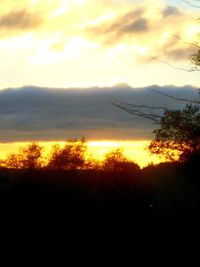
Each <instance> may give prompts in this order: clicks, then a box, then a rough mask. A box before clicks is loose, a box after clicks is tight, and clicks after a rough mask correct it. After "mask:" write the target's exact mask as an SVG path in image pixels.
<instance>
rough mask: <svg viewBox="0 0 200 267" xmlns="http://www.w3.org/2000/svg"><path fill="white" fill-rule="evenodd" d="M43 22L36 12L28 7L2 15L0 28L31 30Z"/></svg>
mask: <svg viewBox="0 0 200 267" xmlns="http://www.w3.org/2000/svg"><path fill="white" fill-rule="evenodd" d="M41 22H42V20H41V18H40V17H39V16H38V15H37V14H36V13H35V14H34V13H31V12H29V11H28V10H26V9H21V10H14V11H10V12H9V13H7V14H6V15H1V16H0V30H8V31H10V30H11V31H18V30H30V29H34V28H37V27H38V26H39V25H40V24H41Z"/></svg>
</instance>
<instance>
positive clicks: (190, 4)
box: [181, 0, 200, 8]
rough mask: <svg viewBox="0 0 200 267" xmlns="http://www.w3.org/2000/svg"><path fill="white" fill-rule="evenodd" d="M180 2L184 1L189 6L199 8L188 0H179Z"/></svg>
mask: <svg viewBox="0 0 200 267" xmlns="http://www.w3.org/2000/svg"><path fill="white" fill-rule="evenodd" d="M181 2H184V3H186V4H187V5H189V6H191V7H195V8H200V6H198V5H195V4H192V3H190V2H189V1H186V0H181Z"/></svg>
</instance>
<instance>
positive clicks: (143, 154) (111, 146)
mask: <svg viewBox="0 0 200 267" xmlns="http://www.w3.org/2000/svg"><path fill="white" fill-rule="evenodd" d="M149 142H150V140H143V141H116V140H99V141H87V142H86V145H87V150H88V155H89V156H91V157H92V158H94V159H95V160H99V161H101V160H103V159H104V156H105V154H106V153H108V152H110V151H112V150H115V149H117V148H120V149H121V150H122V152H123V154H124V156H126V157H127V158H128V159H130V160H132V161H133V162H135V163H137V164H138V165H139V166H140V167H141V168H142V167H145V166H147V165H148V164H151V163H154V164H156V163H159V162H161V160H160V159H159V158H158V157H156V156H153V155H150V154H149V152H148V151H147V150H146V149H145V148H146V147H147V146H148V144H149ZM30 143H31V142H13V143H0V151H1V152H0V159H5V158H6V157H7V156H8V155H9V154H12V153H17V152H18V151H19V148H20V147H24V146H26V145H27V144H30ZM36 143H37V144H40V145H41V146H43V147H44V150H45V151H44V152H45V155H48V153H49V152H50V151H51V148H52V146H53V145H55V144H59V145H61V146H63V145H64V144H65V143H66V142H65V141H47V142H36Z"/></svg>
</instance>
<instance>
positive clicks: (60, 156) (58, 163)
mask: <svg viewBox="0 0 200 267" xmlns="http://www.w3.org/2000/svg"><path fill="white" fill-rule="evenodd" d="M86 152H87V147H86V144H85V139H84V138H82V139H80V140H78V139H70V140H67V142H66V144H65V146H64V147H63V148H62V147H60V146H59V145H58V144H56V145H54V146H53V148H52V151H51V154H50V158H49V163H48V165H47V167H48V168H52V169H70V170H71V169H80V168H83V166H84V163H85V155H86Z"/></svg>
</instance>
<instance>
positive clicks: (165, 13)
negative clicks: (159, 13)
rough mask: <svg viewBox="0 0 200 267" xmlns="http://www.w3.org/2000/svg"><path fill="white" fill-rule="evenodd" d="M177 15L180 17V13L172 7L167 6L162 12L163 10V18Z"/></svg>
mask: <svg viewBox="0 0 200 267" xmlns="http://www.w3.org/2000/svg"><path fill="white" fill-rule="evenodd" d="M177 15H181V13H180V11H179V10H178V8H176V7H174V6H167V7H166V8H165V9H164V10H163V16H164V17H168V16H177Z"/></svg>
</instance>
